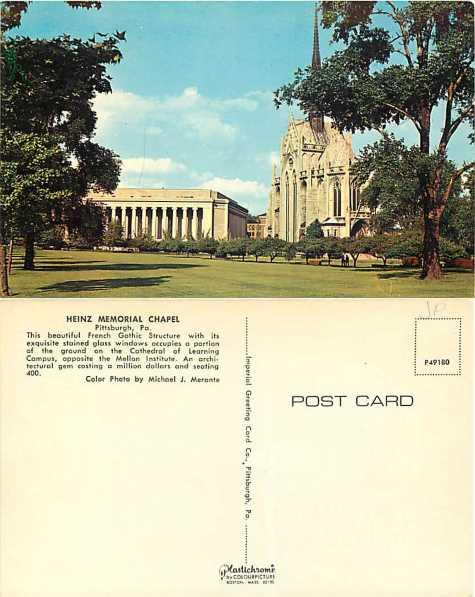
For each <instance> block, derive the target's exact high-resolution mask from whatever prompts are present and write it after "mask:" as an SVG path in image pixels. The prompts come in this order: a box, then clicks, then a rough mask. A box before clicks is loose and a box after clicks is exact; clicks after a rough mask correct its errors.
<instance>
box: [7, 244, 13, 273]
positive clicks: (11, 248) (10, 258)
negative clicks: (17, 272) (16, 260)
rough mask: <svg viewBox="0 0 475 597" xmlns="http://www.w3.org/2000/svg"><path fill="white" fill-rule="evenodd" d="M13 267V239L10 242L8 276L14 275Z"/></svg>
mask: <svg viewBox="0 0 475 597" xmlns="http://www.w3.org/2000/svg"><path fill="white" fill-rule="evenodd" d="M12 265H13V239H11V240H10V244H9V245H8V275H10V274H11V273H12Z"/></svg>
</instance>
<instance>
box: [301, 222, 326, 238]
mask: <svg viewBox="0 0 475 597" xmlns="http://www.w3.org/2000/svg"><path fill="white" fill-rule="evenodd" d="M305 238H323V228H322V225H321V224H320V222H319V220H318V219H316V220H314V221H313V222H312V223H311V224H310V226H309V227H308V228H307V230H306V231H305Z"/></svg>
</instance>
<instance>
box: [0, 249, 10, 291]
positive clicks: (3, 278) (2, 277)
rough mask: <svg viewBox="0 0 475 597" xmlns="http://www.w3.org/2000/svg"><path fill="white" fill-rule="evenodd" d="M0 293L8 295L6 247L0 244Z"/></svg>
mask: <svg viewBox="0 0 475 597" xmlns="http://www.w3.org/2000/svg"><path fill="white" fill-rule="evenodd" d="M0 294H1V296H10V289H9V288H8V266H7V247H6V245H4V244H3V243H1V244H0Z"/></svg>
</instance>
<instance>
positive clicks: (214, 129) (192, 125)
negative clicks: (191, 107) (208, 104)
mask: <svg viewBox="0 0 475 597" xmlns="http://www.w3.org/2000/svg"><path fill="white" fill-rule="evenodd" d="M184 122H185V123H186V125H187V136H193V135H190V132H191V133H195V134H197V135H198V137H200V138H201V139H213V138H216V137H217V138H220V137H222V138H225V139H234V137H235V136H236V135H237V133H238V129H237V127H235V126H233V125H231V124H228V123H226V122H224V121H223V120H222V118H220V117H219V116H217V115H216V114H213V113H211V112H195V113H193V112H192V113H190V114H188V115H186V116H185V118H184Z"/></svg>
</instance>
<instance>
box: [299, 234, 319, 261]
mask: <svg viewBox="0 0 475 597" xmlns="http://www.w3.org/2000/svg"><path fill="white" fill-rule="evenodd" d="M295 248H296V250H297V251H298V252H299V253H302V254H303V256H304V257H305V263H306V265H308V261H309V259H314V258H315V257H316V256H317V255H318V250H319V243H318V241H316V240H315V239H312V238H310V239H307V238H305V239H303V240H301V241H299V242H298V243H297V244H296V245H295Z"/></svg>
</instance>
